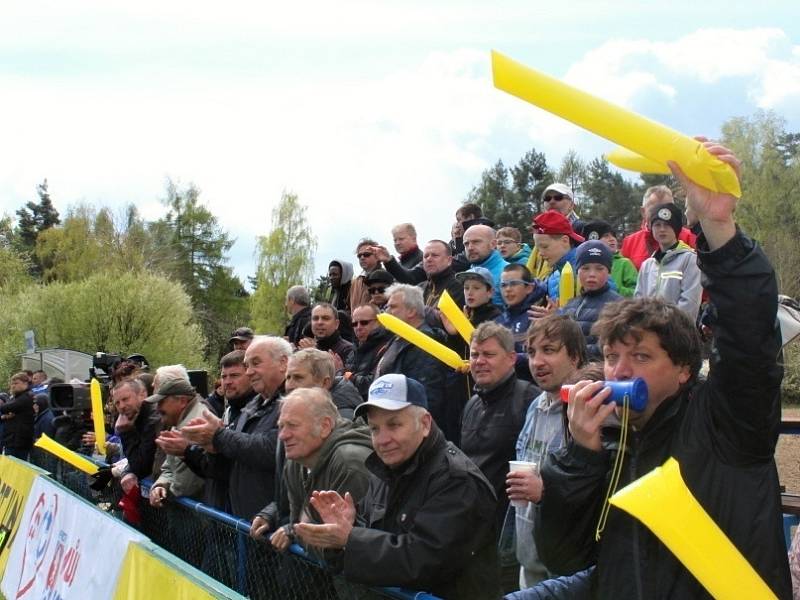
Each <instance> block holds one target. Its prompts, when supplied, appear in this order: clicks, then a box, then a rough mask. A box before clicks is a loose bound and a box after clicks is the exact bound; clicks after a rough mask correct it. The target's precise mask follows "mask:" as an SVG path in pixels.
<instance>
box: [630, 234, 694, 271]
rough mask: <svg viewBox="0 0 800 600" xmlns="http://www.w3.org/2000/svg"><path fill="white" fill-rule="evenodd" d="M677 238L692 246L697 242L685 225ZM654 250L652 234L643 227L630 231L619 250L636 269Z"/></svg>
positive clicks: (654, 244) (655, 247) (656, 246)
mask: <svg viewBox="0 0 800 600" xmlns="http://www.w3.org/2000/svg"><path fill="white" fill-rule="evenodd" d="M678 239H679V240H681V241H682V242H686V243H687V244H689V245H690V246H691V247H692V248H694V247H695V246H696V244H697V236H696V235H695V234H693V233H692V232H691V231H690V230H688V229H686V227H682V228H681V234H680V235H679V236H678ZM656 250H658V244H657V243H656V241H655V239H653V234H651V233H650V230H649V229H645V228H644V227H643V228H642V229H640V230H639V231H637V232H636V233H632V234H630V235H629V236H627V237H626V238H625V239H624V240H622V249H621V250H620V252H621V253H622V256H624V257H625V258H629V259H630V260H631V262H632V263H633V264H634V266H635V267H636V270H637V271H638V270H639V269H641V268H642V263H643V262H644V261H645V259H647V258H649V257H650V255H651V254H653V252H655V251H656Z"/></svg>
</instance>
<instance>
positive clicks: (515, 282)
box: [500, 279, 530, 289]
mask: <svg viewBox="0 0 800 600" xmlns="http://www.w3.org/2000/svg"><path fill="white" fill-rule="evenodd" d="M529 283H530V282H529V281H525V280H523V279H510V280H508V281H501V282H500V287H501V288H504V289H505V288H507V287H511V286H512V285H528V284H529Z"/></svg>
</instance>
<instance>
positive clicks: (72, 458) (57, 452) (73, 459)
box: [34, 433, 100, 475]
mask: <svg viewBox="0 0 800 600" xmlns="http://www.w3.org/2000/svg"><path fill="white" fill-rule="evenodd" d="M34 446H36V447H37V448H41V449H42V450H47V451H48V452H49V453H50V454H52V455H54V456H57V457H58V458H60V459H61V460H63V461H64V462H67V463H69V464H71V465H72V466H73V467H75V468H76V469H78V470H79V471H83V472H84V473H86V474H88V475H94V474H95V473H97V472H98V471H99V470H100V468H99V467H98V466H97V465H96V464H94V463H93V462H92V461H90V460H89V459H88V458H86V457H85V456H81V455H80V454H78V453H77V452H73V451H72V450H70V449H69V448H67V447H65V446H62V445H61V444H59V443H58V442H56V441H55V440H53V439H51V438H50V437H48V435H47V434H46V433H43V434H42V437H40V438H39V439H38V440H36V443H35V444H34Z"/></svg>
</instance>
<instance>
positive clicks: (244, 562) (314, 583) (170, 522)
mask: <svg viewBox="0 0 800 600" xmlns="http://www.w3.org/2000/svg"><path fill="white" fill-rule="evenodd" d="M30 462H32V463H33V464H36V465H38V466H40V467H42V468H43V469H45V470H47V471H49V472H50V473H51V474H52V476H53V478H54V479H55V480H57V481H59V482H60V483H61V484H63V485H64V486H65V487H67V488H68V489H70V490H71V491H73V492H75V493H76V494H78V495H80V496H81V497H83V498H85V499H87V500H88V501H90V502H91V503H93V504H95V505H96V506H97V507H98V508H99V509H101V510H105V511H107V512H110V513H112V514H113V515H115V516H117V517H120V518H121V511H120V509H119V508H118V503H119V501H120V499H121V497H122V493H121V490H120V489H119V486H118V485H112V486H109V487H107V488H105V489H104V490H103V491H101V492H97V491H95V490H92V489H91V488H90V487H89V483H90V481H89V478H88V477H87V476H86V475H85V474H84V473H82V472H80V471H77V470H75V469H74V468H73V467H71V466H69V465H67V464H65V463H63V462H61V461H59V460H57V459H55V458H54V457H52V456H51V455H49V454H47V453H46V452H44V451H41V450H39V449H38V448H34V451H33V452H32V453H31V458H30ZM148 491H149V489H148V487H147V482H144V485H143V490H142V493H143V495H146V494H147V493H148ZM140 508H141V516H142V521H141V523H140V525H139V529H140V530H141V531H142V533H144V534H145V535H147V536H148V537H149V538H150V539H151V540H152V541H153V542H154V543H156V544H158V545H159V546H161V547H162V548H164V549H165V550H167V551H169V552H171V553H172V554H174V555H175V556H177V557H179V558H181V559H182V560H184V561H186V562H187V563H189V564H190V565H192V566H194V567H196V568H198V569H200V570H201V571H203V572H204V573H205V574H206V575H208V576H210V577H213V578H214V579H216V580H217V581H219V582H220V583H222V584H224V585H225V586H227V587H229V588H231V589H232V590H235V591H237V592H239V593H240V594H243V595H245V596H248V597H250V598H252V599H254V600H261V599H270V600H273V599H275V600H278V599H280V600H295V599H297V600H300V599H303V600H305V599H309V600H351V599H352V600H371V599H376V600H377V599H394V600H438V598H437V597H436V596H432V595H430V594H427V593H425V592H417V591H411V590H404V589H400V588H370V587H366V586H362V585H359V584H355V583H352V582H349V581H347V580H345V579H344V578H343V577H340V576H335V575H333V574H331V573H330V572H329V571H328V570H326V569H325V568H324V567H323V566H321V565H320V564H319V563H318V562H316V561H315V560H314V559H313V558H312V557H310V556H309V555H307V554H306V552H305V551H304V550H303V548H302V547H300V546H299V545H297V544H294V545H292V546H291V547H290V549H289V551H288V552H286V553H280V552H276V551H275V550H273V548H272V546H270V545H269V543H267V542H264V541H259V540H253V539H252V538H251V537H250V535H249V532H250V522H249V521H247V520H245V519H238V518H236V517H234V516H233V515H230V514H228V513H225V512H221V511H218V510H216V509H214V508H212V507H209V506H207V505H204V504H202V503H200V502H197V501H194V500H191V499H189V498H177V499H174V500H172V501H169V502H168V503H166V505H165V506H164V507H163V508H153V507H151V506H150V504H149V502H148V500H147V498H146V497H144V498H142V500H141V503H140Z"/></svg>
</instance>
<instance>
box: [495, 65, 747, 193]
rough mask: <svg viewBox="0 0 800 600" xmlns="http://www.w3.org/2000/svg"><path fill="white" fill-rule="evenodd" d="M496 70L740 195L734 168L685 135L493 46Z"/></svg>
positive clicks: (602, 132)
mask: <svg viewBox="0 0 800 600" xmlns="http://www.w3.org/2000/svg"><path fill="white" fill-rule="evenodd" d="M492 74H493V77H494V85H495V87H496V88H498V89H500V90H503V91H505V92H508V93H509V94H512V95H513V96H517V97H518V98H521V99H522V100H525V101H526V102H530V103H531V104H534V105H536V106H538V107H539V108H542V109H544V110H546V111H548V112H550V113H553V114H554V115H557V116H559V117H562V118H564V119H566V120H567V121H571V122H572V123H575V124H576V125H578V126H579V127H583V128H584V129H586V130H588V131H591V132H592V133H595V134H597V135H599V136H600V137H603V138H605V139H607V140H610V141H612V142H614V143H616V144H619V145H621V146H624V147H625V148H627V149H628V150H630V151H631V152H633V153H636V154H640V155H641V156H643V157H645V158H647V159H649V160H651V161H653V162H656V163H658V164H660V165H664V166H666V164H667V161H670V160H671V161H675V162H676V163H678V165H680V167H681V169H683V172H684V173H686V175H687V176H688V177H689V178H690V179H692V180H693V181H695V182H696V183H698V184H700V185H702V186H703V187H705V188H708V189H709V190H712V191H715V192H723V193H726V194H732V195H733V196H736V197H737V198H739V197H741V195H742V190H741V187H740V186H739V179H738V178H737V177H736V173H735V172H734V170H733V168H732V167H731V166H730V165H728V164H726V163H724V162H722V161H721V160H719V159H717V158H715V157H714V156H712V155H711V154H710V153H709V152H708V151H707V150H706V149H705V148H704V147H703V145H702V144H701V143H700V142H698V141H697V140H694V139H692V138H690V137H689V136H687V135H684V134H682V133H680V132H678V131H675V130H674V129H671V128H669V127H666V126H665V125H661V124H660V123H656V122H655V121H652V120H650V119H648V118H646V117H643V116H641V115H637V114H636V113H634V112H632V111H629V110H627V109H625V108H622V107H621V106H617V105H616V104H612V103H611V102H607V101H606V100H601V99H600V98H597V97H596V96H592V95H591V94H588V93H586V92H583V91H581V90H579V89H577V88H574V87H572V86H570V85H567V84H566V83H564V82H562V81H559V80H558V79H555V78H553V77H550V76H549V75H545V74H544V73H540V72H539V71H536V70H534V69H530V68H528V67H526V66H524V65H522V64H520V63H518V62H516V61H513V60H511V59H510V58H508V57H507V56H503V55H502V54H500V53H499V52H495V51H494V50H493V51H492Z"/></svg>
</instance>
